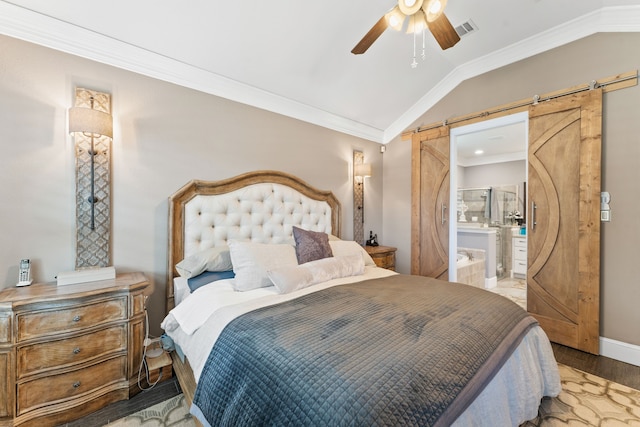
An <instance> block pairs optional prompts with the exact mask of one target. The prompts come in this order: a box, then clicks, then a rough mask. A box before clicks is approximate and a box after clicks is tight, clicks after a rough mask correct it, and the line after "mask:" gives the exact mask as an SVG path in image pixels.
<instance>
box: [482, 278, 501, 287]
mask: <svg viewBox="0 0 640 427" xmlns="http://www.w3.org/2000/svg"><path fill="white" fill-rule="evenodd" d="M484 287H485V289H493V288H497V287H498V276H493V277H489V278H488V279H487V278H486V277H485V279H484Z"/></svg>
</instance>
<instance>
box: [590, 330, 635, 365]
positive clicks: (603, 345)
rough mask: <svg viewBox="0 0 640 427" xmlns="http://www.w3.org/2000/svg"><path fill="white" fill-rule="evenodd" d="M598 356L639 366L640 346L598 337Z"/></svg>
mask: <svg viewBox="0 0 640 427" xmlns="http://www.w3.org/2000/svg"><path fill="white" fill-rule="evenodd" d="M600 355H601V356H605V357H609V358H611V359H615V360H619V361H620V362H625V363H629V364H631V365H635V366H640V346H639V345H635V344H629V343H626V342H623V341H616V340H612V339H611V338H605V337H600Z"/></svg>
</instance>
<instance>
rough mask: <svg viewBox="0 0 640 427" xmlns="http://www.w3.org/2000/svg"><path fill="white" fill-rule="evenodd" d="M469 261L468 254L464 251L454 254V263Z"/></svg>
mask: <svg viewBox="0 0 640 427" xmlns="http://www.w3.org/2000/svg"><path fill="white" fill-rule="evenodd" d="M467 261H469V255H468V254H467V253H465V252H458V253H457V255H456V265H460V264H464V263H465V262H467Z"/></svg>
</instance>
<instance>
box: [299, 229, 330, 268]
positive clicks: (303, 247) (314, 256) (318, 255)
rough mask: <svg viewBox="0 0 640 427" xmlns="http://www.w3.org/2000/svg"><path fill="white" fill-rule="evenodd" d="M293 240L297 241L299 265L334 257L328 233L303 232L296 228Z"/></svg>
mask: <svg viewBox="0 0 640 427" xmlns="http://www.w3.org/2000/svg"><path fill="white" fill-rule="evenodd" d="M293 239H294V240H295V241H296V257H297V258H298V264H304V263H305V262H309V261H315V260H318V259H322V258H329V257H332V256H333V252H331V246H330V245H329V235H328V234H327V233H322V232H318V231H309V230H303V229H302V228H298V227H296V226H294V227H293Z"/></svg>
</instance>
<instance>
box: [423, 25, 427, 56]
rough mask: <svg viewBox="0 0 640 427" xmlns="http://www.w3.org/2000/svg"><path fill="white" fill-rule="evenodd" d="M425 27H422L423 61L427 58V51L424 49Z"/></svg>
mask: <svg viewBox="0 0 640 427" xmlns="http://www.w3.org/2000/svg"><path fill="white" fill-rule="evenodd" d="M425 31H426V30H425V29H424V28H423V29H422V60H423V61H424V60H425V59H427V51H426V50H425V35H424V33H425Z"/></svg>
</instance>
